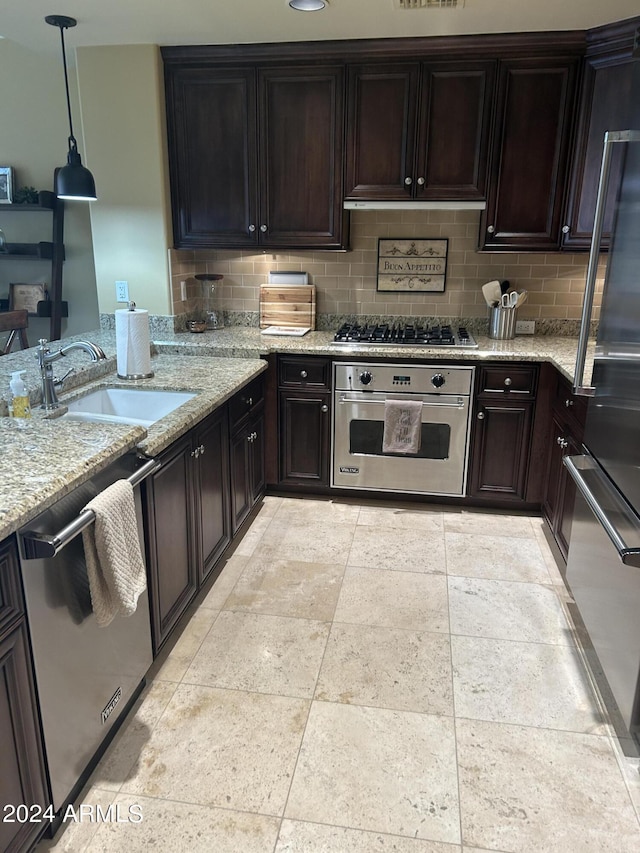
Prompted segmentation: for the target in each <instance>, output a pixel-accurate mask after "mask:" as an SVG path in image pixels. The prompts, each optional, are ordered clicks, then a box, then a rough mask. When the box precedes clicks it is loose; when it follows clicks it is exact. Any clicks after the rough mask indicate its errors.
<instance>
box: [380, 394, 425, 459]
mask: <svg viewBox="0 0 640 853" xmlns="http://www.w3.org/2000/svg"><path fill="white" fill-rule="evenodd" d="M421 433H422V400H385V401H384V432H383V434H382V452H383V453H407V454H416V453H418V451H419V450H420V438H421Z"/></svg>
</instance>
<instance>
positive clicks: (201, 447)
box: [198, 444, 206, 456]
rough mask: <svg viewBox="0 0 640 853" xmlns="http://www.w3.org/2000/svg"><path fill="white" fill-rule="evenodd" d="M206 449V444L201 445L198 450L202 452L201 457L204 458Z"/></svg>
mask: <svg viewBox="0 0 640 853" xmlns="http://www.w3.org/2000/svg"><path fill="white" fill-rule="evenodd" d="M205 449H206V448H205V446H204V444H201V445H200V447H199V448H198V450H199V451H200V456H204V451H205Z"/></svg>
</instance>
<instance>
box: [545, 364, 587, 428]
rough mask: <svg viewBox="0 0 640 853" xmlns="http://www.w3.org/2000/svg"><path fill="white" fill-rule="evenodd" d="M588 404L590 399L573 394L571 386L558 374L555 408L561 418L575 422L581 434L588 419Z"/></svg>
mask: <svg viewBox="0 0 640 853" xmlns="http://www.w3.org/2000/svg"><path fill="white" fill-rule="evenodd" d="M588 404H589V398H588V397H579V396H578V395H577V394H573V393H572V390H571V385H570V384H569V383H568V382H567V380H566V379H565V378H564V377H563V376H560V374H558V382H557V386H556V393H555V397H554V401H553V408H554V409H555V411H556V412H557V414H558V415H559V417H560V418H563V419H565V420H572V421H574V422H575V426H576V427H578V431H580V432H581V430H582V428H583V427H584V422H585V420H586V417H587V406H588Z"/></svg>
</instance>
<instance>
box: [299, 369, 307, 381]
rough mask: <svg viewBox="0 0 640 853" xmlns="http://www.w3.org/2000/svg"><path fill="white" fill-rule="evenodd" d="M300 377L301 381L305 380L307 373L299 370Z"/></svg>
mask: <svg viewBox="0 0 640 853" xmlns="http://www.w3.org/2000/svg"><path fill="white" fill-rule="evenodd" d="M300 376H302V378H303V379H306V378H307V376H308V374H307V371H306V370H301V371H300Z"/></svg>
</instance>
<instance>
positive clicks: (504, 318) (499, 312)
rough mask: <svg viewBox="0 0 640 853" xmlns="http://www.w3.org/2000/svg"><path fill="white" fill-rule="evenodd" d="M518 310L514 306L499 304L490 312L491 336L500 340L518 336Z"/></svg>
mask: <svg viewBox="0 0 640 853" xmlns="http://www.w3.org/2000/svg"><path fill="white" fill-rule="evenodd" d="M516 316H517V314H516V312H515V311H514V310H513V309H512V308H503V307H502V306H501V305H499V306H498V307H497V308H492V309H491V311H490V312H489V337H490V338H494V339H496V340H499V341H504V340H509V339H510V338H515V336H516Z"/></svg>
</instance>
